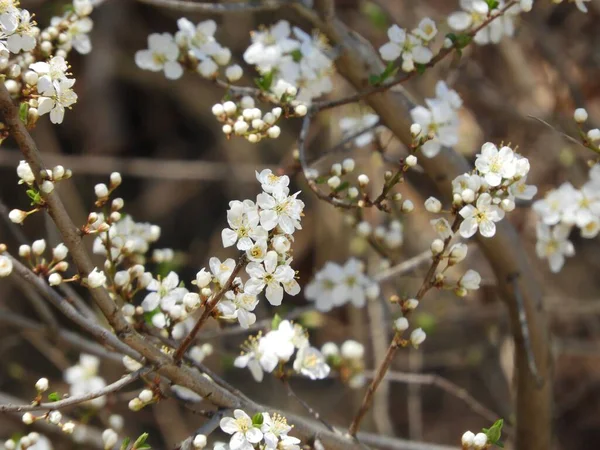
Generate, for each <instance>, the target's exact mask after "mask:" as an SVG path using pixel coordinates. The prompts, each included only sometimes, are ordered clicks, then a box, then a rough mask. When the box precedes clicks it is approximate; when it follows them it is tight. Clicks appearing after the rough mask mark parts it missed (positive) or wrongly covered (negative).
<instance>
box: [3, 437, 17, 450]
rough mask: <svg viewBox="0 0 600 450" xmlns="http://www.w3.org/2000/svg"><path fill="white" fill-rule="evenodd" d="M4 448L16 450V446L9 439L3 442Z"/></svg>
mask: <svg viewBox="0 0 600 450" xmlns="http://www.w3.org/2000/svg"><path fill="white" fill-rule="evenodd" d="M4 447H5V448H6V450H15V448H17V444H16V442H15V441H13V440H12V439H9V440H8V441H5V442H4Z"/></svg>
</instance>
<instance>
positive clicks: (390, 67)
mask: <svg viewBox="0 0 600 450" xmlns="http://www.w3.org/2000/svg"><path fill="white" fill-rule="evenodd" d="M397 72H398V67H397V66H396V64H394V62H393V61H390V62H389V63H388V64H387V66H386V67H385V69H384V71H383V72H381V74H380V75H371V76H370V77H369V83H370V84H371V85H372V86H377V85H380V84H382V83H383V82H384V81H385V80H387V79H388V78H390V77H392V76H394V75H396V73H397Z"/></svg>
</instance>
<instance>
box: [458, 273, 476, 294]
mask: <svg viewBox="0 0 600 450" xmlns="http://www.w3.org/2000/svg"><path fill="white" fill-rule="evenodd" d="M480 283H481V275H479V273H477V272H475V271H474V270H472V269H469V270H467V271H466V272H465V274H464V275H463V276H462V277H461V279H460V280H459V281H458V285H459V287H462V288H465V289H467V290H470V291H474V290H477V289H479V284H480Z"/></svg>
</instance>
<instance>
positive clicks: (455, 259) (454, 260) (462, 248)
mask: <svg viewBox="0 0 600 450" xmlns="http://www.w3.org/2000/svg"><path fill="white" fill-rule="evenodd" d="M468 249H469V247H468V246H467V245H466V244H463V243H460V242H459V243H457V244H454V245H453V246H452V247H450V254H449V255H448V263H449V264H450V265H453V264H458V263H459V262H461V261H462V260H463V259H465V258H466V257H467V251H468Z"/></svg>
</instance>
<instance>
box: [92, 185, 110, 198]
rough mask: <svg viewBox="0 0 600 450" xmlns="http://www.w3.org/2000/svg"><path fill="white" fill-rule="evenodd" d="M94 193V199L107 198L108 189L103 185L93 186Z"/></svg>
mask: <svg viewBox="0 0 600 450" xmlns="http://www.w3.org/2000/svg"><path fill="white" fill-rule="evenodd" d="M94 192H95V193H96V197H97V198H98V199H103V198H106V197H108V187H107V186H106V185H105V184H104V183H98V184H97V185H96V186H94Z"/></svg>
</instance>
